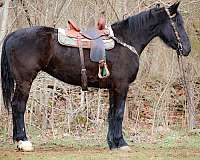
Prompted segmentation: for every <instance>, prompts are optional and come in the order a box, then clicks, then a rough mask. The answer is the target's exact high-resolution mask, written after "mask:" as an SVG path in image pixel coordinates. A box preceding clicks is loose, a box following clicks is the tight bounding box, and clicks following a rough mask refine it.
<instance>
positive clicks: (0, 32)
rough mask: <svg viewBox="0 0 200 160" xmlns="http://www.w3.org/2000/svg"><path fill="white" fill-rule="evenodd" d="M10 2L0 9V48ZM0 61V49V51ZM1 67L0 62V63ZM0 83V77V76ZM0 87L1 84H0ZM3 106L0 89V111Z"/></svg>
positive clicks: (0, 89)
mask: <svg viewBox="0 0 200 160" xmlns="http://www.w3.org/2000/svg"><path fill="white" fill-rule="evenodd" d="M9 2H10V0H5V2H4V5H3V8H2V11H0V12H2V19H1V30H0V46H1V47H0V48H2V43H3V39H4V37H5V35H6V31H7V19H8V7H9ZM0 59H1V49H0ZM0 65H1V61H0ZM0 73H1V67H0ZM0 83H1V76H0ZM0 86H1V84H0ZM2 106H3V98H2V88H1V87H0V111H1V107H2Z"/></svg>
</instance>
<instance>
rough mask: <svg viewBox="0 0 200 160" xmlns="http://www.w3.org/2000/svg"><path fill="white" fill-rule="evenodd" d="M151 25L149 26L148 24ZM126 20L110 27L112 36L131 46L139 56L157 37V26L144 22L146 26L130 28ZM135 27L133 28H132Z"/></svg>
mask: <svg viewBox="0 0 200 160" xmlns="http://www.w3.org/2000/svg"><path fill="white" fill-rule="evenodd" d="M148 22H149V23H151V25H149V24H148ZM128 23H129V22H128V20H126V22H125V21H122V22H121V24H120V23H119V24H114V25H113V26H112V28H113V31H114V34H115V36H116V37H117V38H119V39H121V40H122V41H124V42H125V43H127V44H129V45H132V46H134V47H135V49H136V50H137V52H138V54H141V53H142V51H143V50H144V48H145V47H146V46H147V45H148V43H149V42H150V41H151V40H152V39H153V38H154V37H156V36H157V35H158V29H157V24H156V22H155V24H153V23H152V21H151V20H149V21H147V22H146V25H144V26H141V28H139V27H137V26H132V27H133V28H130V27H131V26H130V25H129V24H128ZM134 27H135V28H134Z"/></svg>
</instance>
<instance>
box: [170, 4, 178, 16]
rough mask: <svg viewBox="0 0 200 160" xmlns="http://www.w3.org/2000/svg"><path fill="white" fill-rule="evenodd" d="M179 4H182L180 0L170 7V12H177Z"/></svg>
mask: <svg viewBox="0 0 200 160" xmlns="http://www.w3.org/2000/svg"><path fill="white" fill-rule="evenodd" d="M179 4H180V1H178V2H176V3H174V4H173V5H171V6H170V7H169V12H170V14H171V15H173V14H176V13H177V10H178V6H179Z"/></svg>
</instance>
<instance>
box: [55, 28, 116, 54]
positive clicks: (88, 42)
mask: <svg viewBox="0 0 200 160" xmlns="http://www.w3.org/2000/svg"><path fill="white" fill-rule="evenodd" d="M107 31H108V34H109V30H107ZM78 38H79V39H80V40H81V42H82V47H83V48H88V49H91V47H92V41H94V40H95V38H94V39H93V38H91V37H90V36H87V35H86V34H84V33H81V32H75V31H74V30H70V29H63V28H58V42H59V43H60V44H61V45H64V46H70V47H76V48H78V47H79V46H78ZM99 38H101V39H102V41H103V43H104V47H105V49H106V50H110V49H113V48H114V46H115V41H114V40H113V39H112V38H109V37H108V36H101V33H100V37H99ZM96 39H98V38H96Z"/></svg>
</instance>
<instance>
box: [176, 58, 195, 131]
mask: <svg viewBox="0 0 200 160" xmlns="http://www.w3.org/2000/svg"><path fill="white" fill-rule="evenodd" d="M177 57H178V65H179V70H180V75H181V78H180V79H181V83H182V84H183V87H184V89H185V93H186V101H187V103H188V105H189V106H193V104H192V100H191V96H190V92H189V88H188V84H187V80H186V75H185V71H184V67H183V57H182V55H177ZM188 112H189V113H190V115H192V116H193V119H195V114H194V108H193V107H192V108H189V107H188ZM188 123H190V122H188ZM189 126H190V125H189ZM190 127H191V126H190ZM194 128H195V124H193V126H192V128H190V129H191V130H192V129H194Z"/></svg>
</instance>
